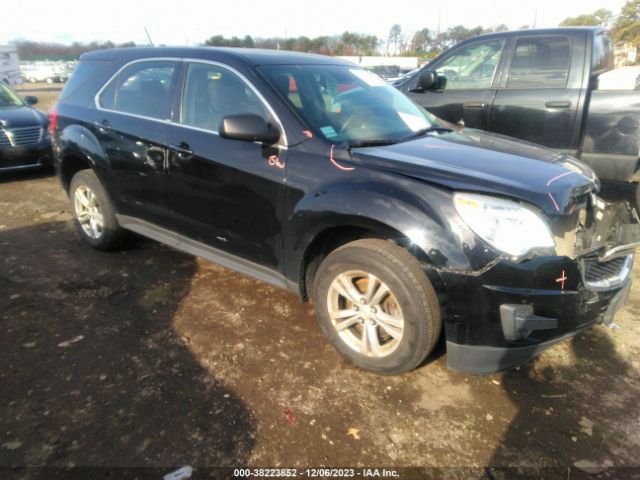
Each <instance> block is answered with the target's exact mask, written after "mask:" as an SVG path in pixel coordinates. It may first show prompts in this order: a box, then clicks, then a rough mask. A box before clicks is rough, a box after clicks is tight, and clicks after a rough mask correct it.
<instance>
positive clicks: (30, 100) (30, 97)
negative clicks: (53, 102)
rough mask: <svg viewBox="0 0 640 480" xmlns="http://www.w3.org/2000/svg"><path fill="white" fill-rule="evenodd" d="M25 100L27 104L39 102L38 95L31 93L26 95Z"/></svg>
mask: <svg viewBox="0 0 640 480" xmlns="http://www.w3.org/2000/svg"><path fill="white" fill-rule="evenodd" d="M24 101H25V103H26V104H27V105H35V104H36V103H38V97H33V96H31V95H29V96H28V97H24Z"/></svg>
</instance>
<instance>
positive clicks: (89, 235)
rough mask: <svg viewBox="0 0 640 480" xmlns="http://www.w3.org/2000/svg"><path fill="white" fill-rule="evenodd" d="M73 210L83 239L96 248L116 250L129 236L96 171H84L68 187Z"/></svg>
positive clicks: (76, 175)
mask: <svg viewBox="0 0 640 480" xmlns="http://www.w3.org/2000/svg"><path fill="white" fill-rule="evenodd" d="M69 199H70V201H71V213H72V214H73V218H74V219H75V222H76V226H77V228H78V231H79V232H80V235H82V238H83V239H84V240H85V241H86V242H87V243H88V244H89V245H91V246H92V247H93V248H95V249H96V250H103V251H106V250H113V249H115V248H117V247H119V246H120V245H122V243H123V241H124V240H125V238H126V233H125V231H124V230H123V229H122V228H121V227H120V226H119V225H118V221H117V220H116V215H115V209H114V208H113V204H112V203H111V200H109V197H108V196H107V192H106V191H105V190H104V188H103V187H102V185H101V184H100V180H98V177H97V176H96V174H95V173H94V172H93V170H81V171H79V172H78V173H76V174H75V175H74V176H73V178H72V179H71V184H70V186H69Z"/></svg>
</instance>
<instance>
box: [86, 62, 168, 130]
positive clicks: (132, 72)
mask: <svg viewBox="0 0 640 480" xmlns="http://www.w3.org/2000/svg"><path fill="white" fill-rule="evenodd" d="M174 70H175V62H171V61H148V62H140V63H135V64H133V65H130V66H128V67H127V68H125V69H124V70H123V71H122V72H120V74H119V75H118V76H117V77H116V78H114V79H113V80H112V81H111V83H110V84H109V85H107V86H106V87H105V88H104V90H103V91H102V93H101V94H100V98H99V99H98V102H99V104H100V106H101V107H102V108H107V109H109V110H115V111H118V112H124V113H131V114H134V115H141V116H143V117H150V118H157V119H160V120H165V119H167V118H169V112H170V103H171V90H172V83H173V73H174Z"/></svg>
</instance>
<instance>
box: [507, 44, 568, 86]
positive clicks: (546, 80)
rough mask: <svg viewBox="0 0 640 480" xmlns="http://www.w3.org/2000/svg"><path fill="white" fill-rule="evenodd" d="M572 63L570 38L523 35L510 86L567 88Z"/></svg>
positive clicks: (512, 70)
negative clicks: (524, 36) (529, 36)
mask: <svg viewBox="0 0 640 480" xmlns="http://www.w3.org/2000/svg"><path fill="white" fill-rule="evenodd" d="M570 66H571V43H570V41H569V38H567V37H559V36H558V37H538V38H520V39H518V42H517V43H516V49H515V52H514V54H513V58H512V59H511V66H510V67H509V80H508V81H507V88H565V87H566V85H567V79H568V78H569V68H570Z"/></svg>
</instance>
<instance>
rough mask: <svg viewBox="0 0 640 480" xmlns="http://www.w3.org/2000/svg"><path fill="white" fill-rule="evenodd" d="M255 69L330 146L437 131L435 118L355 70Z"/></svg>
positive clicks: (394, 139) (377, 79) (319, 67)
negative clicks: (332, 143)
mask: <svg viewBox="0 0 640 480" xmlns="http://www.w3.org/2000/svg"><path fill="white" fill-rule="evenodd" d="M259 68H260V70H261V72H262V73H263V74H264V75H265V76H266V77H267V79H268V80H269V82H270V83H271V84H272V85H273V86H274V88H276V90H278V92H279V93H280V94H281V95H282V97H283V98H284V99H285V100H286V101H287V102H288V103H289V105H291V107H293V109H294V110H295V111H296V112H298V114H299V115H300V117H301V118H302V119H303V120H304V121H305V123H306V124H307V125H308V127H309V128H310V129H311V130H312V132H313V133H314V134H316V135H321V136H323V137H324V138H326V139H327V140H329V141H331V142H334V143H342V142H347V143H348V144H350V145H356V146H357V145H364V144H367V143H376V142H379V143H384V142H388V143H393V142H397V141H401V140H403V139H406V138H409V137H412V136H414V135H416V134H419V133H420V132H422V131H425V130H428V129H430V128H438V127H439V124H438V122H437V120H436V118H435V117H434V116H433V115H431V114H430V113H428V112H426V111H425V110H424V109H422V108H421V107H419V106H418V105H416V104H415V103H413V102H412V101H411V100H409V98H407V97H406V96H405V95H403V94H402V93H400V92H399V91H398V90H396V89H395V88H393V87H392V86H390V85H389V84H387V83H386V82H385V81H384V80H382V79H381V78H380V77H378V76H377V75H375V74H373V73H371V72H368V71H366V70H362V69H360V68H357V67H349V66H342V65H265V66H262V67H259Z"/></svg>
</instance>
